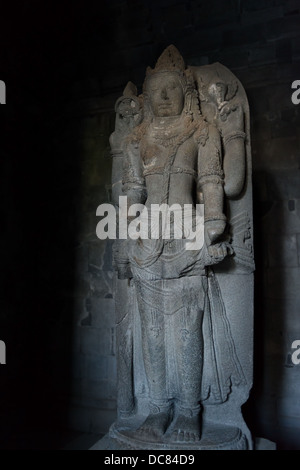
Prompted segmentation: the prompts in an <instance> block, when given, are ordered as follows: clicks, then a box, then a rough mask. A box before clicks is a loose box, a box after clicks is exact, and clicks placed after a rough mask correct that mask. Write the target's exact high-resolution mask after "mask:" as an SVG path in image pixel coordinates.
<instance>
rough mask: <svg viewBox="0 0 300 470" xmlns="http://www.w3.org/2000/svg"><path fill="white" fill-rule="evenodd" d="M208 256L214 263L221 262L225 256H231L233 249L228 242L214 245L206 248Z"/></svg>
mask: <svg viewBox="0 0 300 470" xmlns="http://www.w3.org/2000/svg"><path fill="white" fill-rule="evenodd" d="M208 254H209V255H210V256H211V257H212V258H214V260H215V261H216V262H220V261H222V260H223V259H224V258H226V256H230V255H232V254H233V249H232V247H231V245H230V244H229V243H228V242H222V243H216V244H215V245H210V246H209V247H208Z"/></svg>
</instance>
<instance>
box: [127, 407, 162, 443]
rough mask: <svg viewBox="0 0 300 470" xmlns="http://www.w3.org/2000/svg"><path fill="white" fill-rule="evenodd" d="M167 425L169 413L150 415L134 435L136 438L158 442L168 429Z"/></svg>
mask: <svg viewBox="0 0 300 470" xmlns="http://www.w3.org/2000/svg"><path fill="white" fill-rule="evenodd" d="M168 423H169V412H166V411H164V412H161V413H155V414H152V413H150V414H149V416H148V417H147V418H146V420H145V421H144V422H143V424H142V425H141V426H140V427H139V428H138V429H137V430H136V431H135V433H134V434H135V436H136V437H137V438H138V437H141V438H143V439H149V438H150V439H155V440H160V439H161V438H162V436H163V435H164V433H165V431H166V429H167V427H168Z"/></svg>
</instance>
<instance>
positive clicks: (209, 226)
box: [205, 219, 233, 263]
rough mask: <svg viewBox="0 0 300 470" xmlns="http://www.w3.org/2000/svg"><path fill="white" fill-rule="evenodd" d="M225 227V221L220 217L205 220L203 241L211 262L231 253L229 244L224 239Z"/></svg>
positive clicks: (216, 261) (218, 260) (220, 259)
mask: <svg viewBox="0 0 300 470" xmlns="http://www.w3.org/2000/svg"><path fill="white" fill-rule="evenodd" d="M225 227H226V221H225V220H222V219H220V220H209V221H207V222H205V241H206V246H207V251H208V254H209V256H210V257H211V258H213V263H219V262H220V261H222V260H223V259H224V258H225V257H226V256H229V255H232V254H233V249H232V247H231V245H230V244H229V243H228V241H225V239H224V230H225ZM221 237H222V240H221ZM225 238H226V237H225Z"/></svg>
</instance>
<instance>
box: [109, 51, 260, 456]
mask: <svg viewBox="0 0 300 470" xmlns="http://www.w3.org/2000/svg"><path fill="white" fill-rule="evenodd" d="M115 109H116V126H115V131H114V132H113V134H112V135H111V137H110V145H111V151H112V157H113V200H114V204H115V206H116V208H117V209H119V207H118V205H119V197H120V196H127V205H128V207H130V206H131V205H132V204H139V205H140V206H139V207H140V208H142V209H141V210H140V211H139V217H138V223H139V224H140V227H141V226H142V225H143V224H144V223H145V224H144V225H143V226H144V227H147V228H146V232H145V231H144V236H142V235H141V236H140V237H139V238H136V239H134V238H132V237H127V239H118V240H116V241H115V244H114V245H115V246H114V265H115V269H116V279H115V294H114V297H115V303H116V325H117V367H118V387H117V388H118V419H117V421H116V422H115V423H114V424H113V425H112V427H111V429H110V434H109V439H110V442H111V448H112V449H118V448H119V449H175V450H176V449H195V450H199V449H251V448H252V437H251V434H250V432H249V429H248V428H247V426H246V424H245V421H244V419H243V416H242V413H241V406H242V405H243V404H244V403H245V402H246V400H247V398H248V395H249V391H250V389H251V386H252V357H253V351H252V339H253V338H252V337H253V324H252V322H253V270H254V262H253V231H252V196H251V190H252V186H251V150H250V133H249V108H248V102H247V98H246V94H245V91H244V89H243V87H242V85H241V83H240V82H239V81H238V79H237V78H236V77H235V76H234V75H233V74H232V73H231V72H230V70H228V69H227V68H226V67H224V66H223V65H221V64H219V63H215V64H212V65H206V66H200V67H186V66H185V63H184V60H183V58H182V56H181V55H180V53H179V52H178V50H177V49H176V48H175V47H174V46H173V45H171V46H169V47H168V48H167V49H166V50H165V51H164V52H163V53H162V55H161V56H160V57H159V59H158V61H157V63H156V66H155V67H154V68H153V69H152V68H148V69H147V72H146V77H145V81H144V85H143V92H142V95H140V96H138V95H137V90H136V87H135V86H134V85H133V84H131V83H129V84H128V85H127V87H126V88H125V90H124V93H123V96H122V97H121V98H119V99H118V101H117V103H116V108H115ZM197 204H198V206H196V205H197ZM161 205H165V206H166V207H174V211H173V212H172V217H170V219H168V224H169V225H168V227H167V223H166V221H163V220H161V222H157V219H156V218H155V211H154V208H157V206H161ZM173 205H174V206H173ZM184 207H185V208H186V209H187V213H188V214H189V215H190V220H191V221H192V222H191V225H190V227H189V229H187V228H186V227H184V228H183V231H182V233H183V236H182V237H181V238H179V237H175V236H174V233H175V230H177V229H178V228H180V227H179V226H181V225H182V224H183V222H182V219H180V217H179V218H178V214H180V213H181V209H183V208H184ZM201 208H202V209H201ZM201 210H202V212H201ZM176 211H177V212H176ZM197 214H198V216H199V217H198V219H197V217H196V216H197ZM127 216H128V217H127ZM127 216H126V217H127V223H128V227H129V226H130V223H131V222H132V220H133V217H132V213H131V214H130V213H129V212H128V214H127ZM165 220H167V219H165ZM167 228H168V229H169V230H170V234H171V235H170V237H164V236H163V235H164V234H165V232H166V229H167ZM154 229H156V232H159V236H157V237H151V233H152V230H154ZM159 229H160V230H159ZM191 229H193V230H195V232H194V233H196V232H197V230H199V233H201V230H202V239H201V240H202V242H201V243H199V246H198V247H197V248H195V249H189V248H188V246H189V245H188V244H189V243H190V241H191V238H190V237H189V234H190V233H191ZM154 231H155V230H154ZM172 233H173V236H172ZM197 233H198V232H197ZM200 238H201V237H200V235H199V240H200Z"/></svg>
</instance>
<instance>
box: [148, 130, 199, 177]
mask: <svg viewBox="0 0 300 470" xmlns="http://www.w3.org/2000/svg"><path fill="white" fill-rule="evenodd" d="M141 158H142V163H143V169H144V171H146V173H147V170H148V171H151V170H153V172H155V169H157V170H159V169H160V170H163V169H165V168H166V167H167V166H168V165H169V164H170V159H172V162H173V163H172V166H173V167H177V168H183V169H184V168H186V169H193V170H194V169H196V165H197V146H196V143H195V141H194V139H193V137H189V138H187V139H186V140H185V141H184V142H182V143H180V144H179V145H178V144H177V145H176V144H175V145H172V143H169V142H168V141H167V139H166V141H165V142H163V141H161V140H160V141H158V140H157V139H155V138H153V136H151V135H150V136H146V137H145V138H144V139H143V142H142V143H141Z"/></svg>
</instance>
